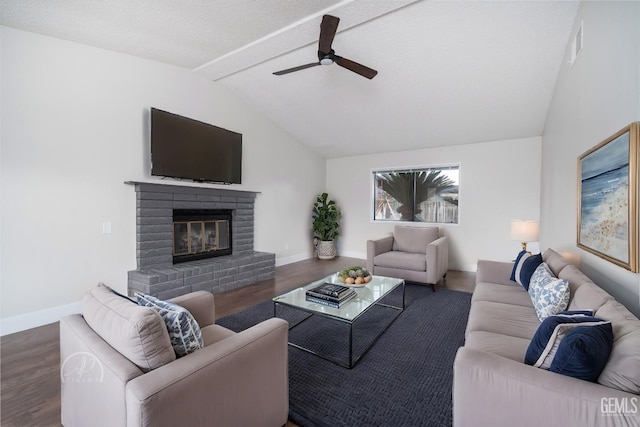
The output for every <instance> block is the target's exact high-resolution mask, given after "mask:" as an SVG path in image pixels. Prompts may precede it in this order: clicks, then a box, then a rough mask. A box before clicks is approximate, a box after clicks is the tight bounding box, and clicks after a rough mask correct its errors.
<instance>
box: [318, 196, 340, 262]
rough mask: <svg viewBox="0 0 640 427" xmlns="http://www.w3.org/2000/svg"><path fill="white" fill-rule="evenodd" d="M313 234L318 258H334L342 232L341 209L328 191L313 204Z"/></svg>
mask: <svg viewBox="0 0 640 427" xmlns="http://www.w3.org/2000/svg"><path fill="white" fill-rule="evenodd" d="M312 212H313V215H312V218H313V235H314V237H315V239H314V243H315V246H316V250H317V251H318V258H320V259H332V258H334V257H335V256H336V242H335V239H336V238H337V237H338V235H339V234H340V232H339V230H340V222H339V221H340V215H341V214H340V209H338V207H337V206H336V203H335V202H334V201H333V200H329V195H328V194H327V193H322V194H320V195H319V196H318V197H317V198H316V202H315V203H314V204H313V211H312Z"/></svg>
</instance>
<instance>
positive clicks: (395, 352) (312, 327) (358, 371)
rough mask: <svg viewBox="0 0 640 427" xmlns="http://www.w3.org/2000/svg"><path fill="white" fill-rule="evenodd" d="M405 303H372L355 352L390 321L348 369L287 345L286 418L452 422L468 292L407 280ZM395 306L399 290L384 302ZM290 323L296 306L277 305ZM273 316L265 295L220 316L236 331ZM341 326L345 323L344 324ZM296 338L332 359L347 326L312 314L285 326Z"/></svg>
mask: <svg viewBox="0 0 640 427" xmlns="http://www.w3.org/2000/svg"><path fill="white" fill-rule="evenodd" d="M405 298H406V300H405V301H406V308H405V310H404V312H402V313H401V314H400V315H398V314H397V312H396V311H395V310H392V309H388V308H383V307H376V308H375V309H372V310H369V311H368V312H367V314H366V316H367V317H366V318H361V319H359V320H358V321H357V322H356V327H355V328H354V345H353V347H354V354H356V355H360V354H361V353H362V352H363V350H364V349H365V348H366V347H367V346H368V344H369V343H371V342H372V340H373V337H374V336H375V335H376V334H377V333H378V332H379V331H380V330H382V329H384V327H386V325H387V324H388V323H389V322H390V321H391V320H393V317H396V319H395V320H394V321H393V323H392V324H391V326H389V328H388V329H387V330H386V331H385V332H384V333H383V334H382V335H381V336H380V338H379V339H378V341H377V342H376V343H375V344H374V345H373V347H372V348H371V349H370V350H368V351H367V352H366V353H364V355H363V356H362V358H361V359H360V360H359V361H358V362H357V364H356V365H355V366H354V367H353V368H352V369H346V368H343V367H341V366H338V365H336V364H334V363H331V362H329V361H327V360H324V359H322V358H320V357H317V356H314V355H312V354H309V353H307V352H304V351H302V350H300V349H298V348H295V347H292V346H289V419H290V420H291V421H293V422H294V423H296V424H298V425H300V426H303V427H304V426H331V427H337V426H349V427H353V426H450V425H451V424H452V413H451V389H452V383H453V359H454V357H455V354H456V351H457V349H458V347H460V346H462V345H463V344H464V330H465V326H466V323H467V316H468V313H469V307H470V304H471V294H469V293H465V292H457V291H451V290H448V289H441V288H440V289H438V290H437V292H435V293H434V292H431V289H430V288H428V287H426V286H421V285H411V284H408V285H407V286H406V296H405ZM384 302H386V303H391V304H393V305H396V304H398V303H400V302H401V299H400V293H399V292H397V293H394V294H392V295H390V296H388V297H387V298H386V299H385V301H384ZM277 314H278V317H282V318H284V319H285V320H287V321H289V323H290V324H295V323H297V322H299V321H300V320H302V319H303V318H304V316H302V315H301V313H300V312H297V311H290V310H289V309H286V308H285V309H281V308H280V306H279V308H278V312H277ZM272 316H273V303H272V302H271V301H267V302H264V303H261V304H258V305H256V306H254V307H250V308H248V309H246V310H244V311H241V312H239V313H236V314H233V315H231V316H228V317H225V318H223V319H220V320H219V321H218V322H217V323H218V324H220V325H222V326H225V327H227V328H229V329H231V330H234V331H241V330H244V329H246V328H248V327H250V326H253V325H255V324H256V323H258V322H261V321H263V320H265V319H267V318H270V317H272ZM345 328H346V329H345ZM289 339H290V341H292V342H296V343H297V344H303V345H304V346H308V347H314V346H315V347H314V348H313V349H314V350H318V351H322V352H323V353H324V354H327V355H329V356H330V357H332V358H335V359H340V360H344V361H345V362H346V360H347V357H348V356H347V355H348V350H347V349H348V347H347V346H348V326H347V325H346V324H343V323H340V322H336V321H330V320H327V319H324V318H318V317H317V316H313V317H311V318H309V319H307V320H305V321H304V322H302V323H300V325H298V326H297V327H295V328H293V329H292V330H291V331H290V332H289Z"/></svg>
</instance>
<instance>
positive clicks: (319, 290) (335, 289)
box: [305, 283, 356, 308]
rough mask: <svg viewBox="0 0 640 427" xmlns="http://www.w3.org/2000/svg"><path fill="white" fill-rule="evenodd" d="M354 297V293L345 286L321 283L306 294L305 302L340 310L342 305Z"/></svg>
mask: <svg viewBox="0 0 640 427" xmlns="http://www.w3.org/2000/svg"><path fill="white" fill-rule="evenodd" d="M355 296H356V291H355V290H353V289H352V288H349V287H347V286H342V285H337V284H335V283H323V284H321V285H320V286H317V287H315V288H313V289H309V290H308V291H307V293H306V296H305V298H306V300H307V301H309V302H314V303H317V304H323V305H326V306H329V307H333V308H340V307H341V306H342V305H343V304H344V303H346V302H347V301H349V300H350V299H351V298H353V297H355Z"/></svg>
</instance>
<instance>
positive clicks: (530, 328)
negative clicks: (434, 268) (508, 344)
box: [465, 301, 540, 340]
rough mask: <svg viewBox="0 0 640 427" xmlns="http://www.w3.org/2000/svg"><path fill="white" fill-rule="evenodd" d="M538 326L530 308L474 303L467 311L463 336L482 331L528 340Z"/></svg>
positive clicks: (495, 303)
mask: <svg viewBox="0 0 640 427" xmlns="http://www.w3.org/2000/svg"><path fill="white" fill-rule="evenodd" d="M539 325H540V321H539V320H538V317H537V316H536V312H535V310H533V309H532V308H531V307H523V306H520V305H510V304H502V303H499V302H490V301H476V302H474V303H473V304H472V305H471V310H470V311H469V320H468V322H467V330H466V334H465V335H468V334H469V333H470V332H472V331H484V332H494V333H496V334H502V335H508V336H511V337H517V338H524V339H526V340H530V339H531V337H532V336H533V334H535V333H536V330H537V329H538V326H539Z"/></svg>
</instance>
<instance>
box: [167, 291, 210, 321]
mask: <svg viewBox="0 0 640 427" xmlns="http://www.w3.org/2000/svg"><path fill="white" fill-rule="evenodd" d="M170 301H171V302H172V303H174V304H178V305H179V306H180V307H184V308H186V309H187V310H189V313H191V314H192V315H193V317H194V318H195V319H196V322H198V325H199V326H200V327H201V328H204V327H205V326H209V325H213V324H214V323H215V320H216V306H215V300H214V297H213V294H212V293H211V292H207V291H197V292H191V293H189V294H186V295H181V296H179V297H176V298H172V299H171V300H170Z"/></svg>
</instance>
